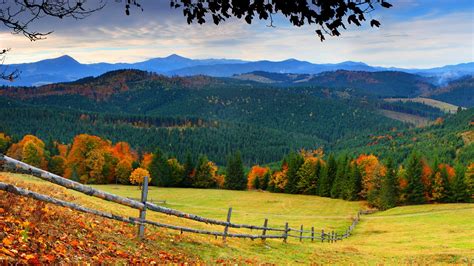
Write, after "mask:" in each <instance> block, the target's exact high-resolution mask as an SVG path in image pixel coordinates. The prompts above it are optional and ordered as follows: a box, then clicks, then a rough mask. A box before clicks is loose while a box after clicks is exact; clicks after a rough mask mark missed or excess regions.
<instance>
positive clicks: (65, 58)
mask: <svg viewBox="0 0 474 266" xmlns="http://www.w3.org/2000/svg"><path fill="white" fill-rule="evenodd" d="M43 61H58V62H61V63H74V64H80V63H79V62H78V61H77V60H76V59H74V58H73V57H71V56H69V55H62V56H60V57H56V58H52V59H46V60H43Z"/></svg>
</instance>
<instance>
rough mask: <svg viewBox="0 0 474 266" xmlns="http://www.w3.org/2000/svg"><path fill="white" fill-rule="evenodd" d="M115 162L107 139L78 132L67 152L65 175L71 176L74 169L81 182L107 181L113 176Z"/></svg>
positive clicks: (102, 182)
mask: <svg viewBox="0 0 474 266" xmlns="http://www.w3.org/2000/svg"><path fill="white" fill-rule="evenodd" d="M115 164H116V160H114V157H113V156H112V153H111V144H110V142H109V141H106V140H103V139H101V138H100V137H97V136H91V135H87V134H80V135H77V136H76V137H75V138H74V140H73V143H72V146H71V150H70V151H69V153H68V156H67V163H66V165H67V166H66V171H65V177H67V178H71V177H72V173H73V169H74V171H75V172H76V174H77V175H78V176H79V179H80V181H81V182H83V183H101V184H104V183H109V182H111V181H112V180H113V177H114V166H115Z"/></svg>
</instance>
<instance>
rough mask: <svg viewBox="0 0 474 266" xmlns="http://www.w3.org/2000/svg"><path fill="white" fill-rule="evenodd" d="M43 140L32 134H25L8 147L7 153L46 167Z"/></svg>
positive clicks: (28, 162)
mask: <svg viewBox="0 0 474 266" xmlns="http://www.w3.org/2000/svg"><path fill="white" fill-rule="evenodd" d="M44 147H45V145H44V142H43V141H42V140H40V139H39V138H37V137H36V136H33V135H26V136H24V137H23V139H21V140H20V141H19V142H18V143H15V144H13V145H12V146H11V147H10V149H8V152H7V155H8V156H10V157H13V158H15V159H17V160H20V161H24V162H25V163H27V164H31V165H33V166H36V167H40V168H43V169H47V166H48V163H47V161H46V158H45V156H44Z"/></svg>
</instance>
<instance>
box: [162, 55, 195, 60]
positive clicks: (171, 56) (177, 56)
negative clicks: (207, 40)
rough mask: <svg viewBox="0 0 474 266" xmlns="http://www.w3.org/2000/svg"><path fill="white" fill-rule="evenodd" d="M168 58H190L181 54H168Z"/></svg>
mask: <svg viewBox="0 0 474 266" xmlns="http://www.w3.org/2000/svg"><path fill="white" fill-rule="evenodd" d="M165 58H166V59H189V58H186V57H184V56H180V55H178V54H170V55H168V56H167V57H165Z"/></svg>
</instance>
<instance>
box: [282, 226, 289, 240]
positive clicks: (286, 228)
mask: <svg viewBox="0 0 474 266" xmlns="http://www.w3.org/2000/svg"><path fill="white" fill-rule="evenodd" d="M288 231H289V229H288V222H286V223H285V233H284V234H283V242H284V243H286V240H287V239H288Z"/></svg>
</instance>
